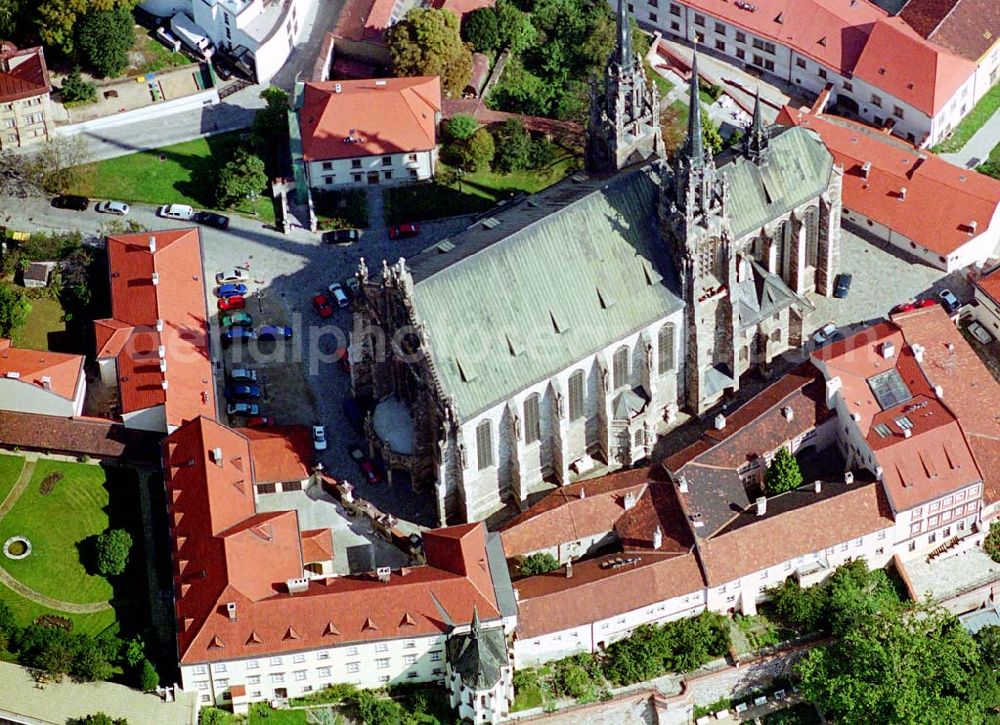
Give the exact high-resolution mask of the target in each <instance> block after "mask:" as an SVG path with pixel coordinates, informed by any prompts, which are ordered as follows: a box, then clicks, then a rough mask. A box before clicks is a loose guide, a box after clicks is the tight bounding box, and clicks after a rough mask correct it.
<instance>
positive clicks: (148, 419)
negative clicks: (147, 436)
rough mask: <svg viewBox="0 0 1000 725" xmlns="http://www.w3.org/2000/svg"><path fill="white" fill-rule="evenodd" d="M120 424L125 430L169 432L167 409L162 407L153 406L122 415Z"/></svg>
mask: <svg viewBox="0 0 1000 725" xmlns="http://www.w3.org/2000/svg"><path fill="white" fill-rule="evenodd" d="M122 423H123V424H124V425H125V427H126V428H138V429H139V430H155V431H159V432H162V433H169V432H171V431H169V430H167V409H166V407H165V406H163V405H154V406H152V407H150V408H143V409H142V410H137V411H135V412H133V413H123V414H122ZM175 427H176V426H175Z"/></svg>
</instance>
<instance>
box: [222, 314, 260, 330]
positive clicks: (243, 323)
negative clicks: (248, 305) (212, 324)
mask: <svg viewBox="0 0 1000 725" xmlns="http://www.w3.org/2000/svg"><path fill="white" fill-rule="evenodd" d="M220 322H221V324H222V327H223V328H229V327H253V317H251V316H250V313H248V312H244V311H243V310H238V311H236V312H233V313H232V314H229V315H222V318H221V320H220Z"/></svg>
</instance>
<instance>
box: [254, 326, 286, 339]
mask: <svg viewBox="0 0 1000 725" xmlns="http://www.w3.org/2000/svg"><path fill="white" fill-rule="evenodd" d="M257 339H258V340H291V339H292V328H290V327H288V326H287V325H264V326H263V327H261V328H259V329H258V330H257Z"/></svg>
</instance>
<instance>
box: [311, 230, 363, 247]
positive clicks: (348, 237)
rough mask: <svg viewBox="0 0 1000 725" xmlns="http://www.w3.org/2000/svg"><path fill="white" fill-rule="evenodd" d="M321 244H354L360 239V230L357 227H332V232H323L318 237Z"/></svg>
mask: <svg viewBox="0 0 1000 725" xmlns="http://www.w3.org/2000/svg"><path fill="white" fill-rule="evenodd" d="M320 239H322V240H323V244H354V242H356V241H358V240H359V239H361V231H360V230H358V229H334V230H333V231H332V232H323V236H322V237H320Z"/></svg>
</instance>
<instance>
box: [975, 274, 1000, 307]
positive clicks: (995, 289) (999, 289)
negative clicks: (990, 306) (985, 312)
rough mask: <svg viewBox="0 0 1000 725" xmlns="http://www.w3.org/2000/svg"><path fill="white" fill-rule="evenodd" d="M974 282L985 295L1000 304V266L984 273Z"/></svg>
mask: <svg viewBox="0 0 1000 725" xmlns="http://www.w3.org/2000/svg"><path fill="white" fill-rule="evenodd" d="M974 284H975V285H976V287H978V288H979V289H980V290H981V291H982V293H983V294H984V295H986V296H987V297H989V298H990V299H991V300H993V301H994V302H995V303H996V304H997V305H1000V267H997V268H996V269H994V270H992V271H990V272H988V273H987V274H984V275H983V276H982V277H980V278H979V279H977V280H975V282H974Z"/></svg>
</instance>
